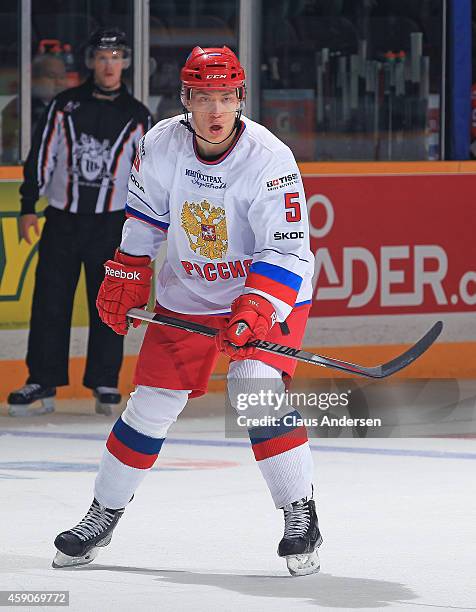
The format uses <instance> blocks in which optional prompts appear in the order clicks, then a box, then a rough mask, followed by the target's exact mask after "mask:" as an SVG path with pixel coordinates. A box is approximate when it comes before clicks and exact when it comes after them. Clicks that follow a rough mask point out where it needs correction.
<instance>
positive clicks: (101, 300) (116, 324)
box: [96, 249, 152, 336]
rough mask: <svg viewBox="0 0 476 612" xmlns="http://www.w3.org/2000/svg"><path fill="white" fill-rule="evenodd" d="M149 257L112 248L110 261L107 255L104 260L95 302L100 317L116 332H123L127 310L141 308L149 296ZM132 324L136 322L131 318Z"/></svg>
mask: <svg viewBox="0 0 476 612" xmlns="http://www.w3.org/2000/svg"><path fill="white" fill-rule="evenodd" d="M149 264H150V257H147V256H144V257H135V256H134V255H126V254H125V253H121V252H120V251H119V249H118V250H117V251H116V254H115V256H114V261H112V260H111V259H109V260H108V261H106V263H105V264H104V268H105V270H106V275H105V277H104V280H103V282H102V285H101V287H100V288H99V293H98V297H97V300H96V306H97V309H98V312H99V316H100V317H101V319H102V321H104V323H106V325H109V327H111V328H112V329H113V330H114V331H115V332H116V334H121V335H122V336H125V335H126V334H127V327H128V325H127V320H126V314H127V311H128V310H130V309H131V308H141V307H143V306H145V305H146V304H147V302H148V300H149V294H150V279H151V277H152V268H150V267H149ZM132 324H133V325H134V327H138V326H139V325H140V321H139V320H138V319H134V321H133V323H132Z"/></svg>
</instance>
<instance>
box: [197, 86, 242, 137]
mask: <svg viewBox="0 0 476 612" xmlns="http://www.w3.org/2000/svg"><path fill="white" fill-rule="evenodd" d="M188 106H189V110H190V111H191V113H192V117H193V121H194V127H195V131H196V132H197V134H199V135H200V136H203V138H206V139H207V140H209V141H210V142H217V143H218V142H221V141H222V140H223V139H224V138H226V137H227V136H228V135H229V134H230V132H231V131H232V130H233V125H234V123H235V117H236V112H237V110H238V109H239V108H240V100H239V99H238V96H237V95H236V90H235V89H220V90H203V91H201V90H199V89H194V90H192V95H191V98H190V101H189V105H188Z"/></svg>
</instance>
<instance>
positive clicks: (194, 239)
mask: <svg viewBox="0 0 476 612" xmlns="http://www.w3.org/2000/svg"><path fill="white" fill-rule="evenodd" d="M181 220H182V227H183V229H184V230H185V233H186V234H187V238H188V242H189V244H190V248H191V249H192V251H193V252H194V253H197V252H198V254H199V255H202V256H203V257H208V259H221V258H222V257H223V256H224V255H225V254H226V252H227V250H228V233H227V231H226V217H225V210H224V209H223V208H219V207H216V206H212V205H211V204H210V202H207V201H206V200H203V201H202V202H200V203H199V204H197V203H195V202H185V204H184V205H183V208H182V214H181Z"/></svg>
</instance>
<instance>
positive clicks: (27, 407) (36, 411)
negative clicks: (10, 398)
mask: <svg viewBox="0 0 476 612" xmlns="http://www.w3.org/2000/svg"><path fill="white" fill-rule="evenodd" d="M37 401H38V400H37ZM39 401H40V402H41V406H39V407H38V408H32V407H31V404H10V405H9V406H8V414H9V416H12V417H29V416H41V415H43V414H49V413H51V412H54V410H55V402H54V398H52V397H45V399H42V400H39Z"/></svg>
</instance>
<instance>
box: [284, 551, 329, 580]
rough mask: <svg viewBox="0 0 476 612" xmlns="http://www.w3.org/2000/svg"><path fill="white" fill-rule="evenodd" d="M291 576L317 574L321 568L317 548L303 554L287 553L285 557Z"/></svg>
mask: <svg viewBox="0 0 476 612" xmlns="http://www.w3.org/2000/svg"><path fill="white" fill-rule="evenodd" d="M286 564H287V566H288V570H289V573H290V574H291V576H308V575H309V574H317V572H318V571H319V570H320V569H321V564H320V561H319V554H318V552H317V549H316V550H315V551H314V552H312V553H306V554H303V555H289V556H288V557H286Z"/></svg>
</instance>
